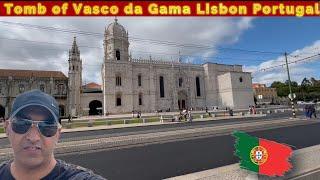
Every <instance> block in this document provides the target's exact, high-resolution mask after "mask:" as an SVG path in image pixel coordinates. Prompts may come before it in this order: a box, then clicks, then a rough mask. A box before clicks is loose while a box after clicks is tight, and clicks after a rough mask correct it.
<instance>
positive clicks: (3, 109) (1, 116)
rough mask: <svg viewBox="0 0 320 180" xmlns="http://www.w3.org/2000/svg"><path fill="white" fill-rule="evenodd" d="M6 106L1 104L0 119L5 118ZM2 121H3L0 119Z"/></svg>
mask: <svg viewBox="0 0 320 180" xmlns="http://www.w3.org/2000/svg"><path fill="white" fill-rule="evenodd" d="M5 113H6V108H5V107H3V106H2V105H1V104H0V120H1V119H2V118H3V119H4V118H5ZM0 122H1V121H0Z"/></svg>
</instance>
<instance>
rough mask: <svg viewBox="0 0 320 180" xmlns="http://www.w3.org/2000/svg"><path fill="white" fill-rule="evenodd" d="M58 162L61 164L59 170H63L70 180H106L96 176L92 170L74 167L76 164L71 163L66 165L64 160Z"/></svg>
mask: <svg viewBox="0 0 320 180" xmlns="http://www.w3.org/2000/svg"><path fill="white" fill-rule="evenodd" d="M57 162H58V164H59V166H60V167H59V169H60V170H61V169H62V170H63V174H64V177H68V179H71V180H72V179H77V180H78V179H79V180H82V179H83V180H105V178H103V177H101V176H99V175H96V174H94V173H93V172H92V171H91V170H89V169H87V168H84V167H81V166H78V165H74V164H70V163H66V162H65V161H63V160H59V159H57Z"/></svg>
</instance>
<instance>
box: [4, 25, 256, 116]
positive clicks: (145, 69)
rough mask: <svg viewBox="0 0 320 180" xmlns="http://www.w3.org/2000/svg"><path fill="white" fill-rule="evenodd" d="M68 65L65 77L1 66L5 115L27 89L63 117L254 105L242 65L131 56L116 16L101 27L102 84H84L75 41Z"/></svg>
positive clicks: (126, 39)
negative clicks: (46, 97) (54, 104)
mask: <svg viewBox="0 0 320 180" xmlns="http://www.w3.org/2000/svg"><path fill="white" fill-rule="evenodd" d="M68 63H69V71H68V78H67V77H66V76H65V75H64V74H63V73H62V72H57V71H33V70H0V106H4V107H5V108H6V115H7V114H8V112H10V108H11V105H12V102H13V100H14V99H15V97H16V96H17V95H18V94H19V93H21V92H24V91H27V90H31V89H40V90H43V91H44V92H46V93H48V94H51V95H53V96H54V97H55V98H56V99H57V100H58V102H59V104H60V108H61V115H62V116H68V115H69V114H72V115H73V116H78V117H79V116H82V115H97V114H104V115H106V114H119V113H130V112H132V111H141V112H154V111H156V110H162V111H165V110H170V111H177V110H179V109H184V108H191V107H192V108H193V109H201V108H205V107H208V108H210V107H212V106H219V107H220V108H224V107H231V108H247V107H248V106H249V105H253V103H254V102H253V91H252V80H251V74H250V73H248V72H243V70H242V66H241V65H224V64H216V63H206V64H202V65H197V64H188V63H181V62H180V60H178V61H174V62H172V61H171V62H169V61H157V60H153V59H151V58H150V59H147V60H141V59H133V58H132V57H131V56H130V55H129V37H128V32H127V31H126V30H125V28H124V27H123V26H122V25H120V24H119V23H118V22H117V20H115V22H113V23H111V24H110V25H108V27H107V28H106V29H105V37H104V60H103V65H102V71H101V75H102V88H100V87H99V88H100V89H99V88H98V89H97V86H99V85H94V88H93V90H92V89H91V90H90V86H93V85H92V84H91V85H88V86H82V84H81V83H82V60H81V59H80V51H79V49H78V46H77V43H76V39H74V41H73V44H72V48H71V49H70V51H69V59H68ZM101 89H102V91H101Z"/></svg>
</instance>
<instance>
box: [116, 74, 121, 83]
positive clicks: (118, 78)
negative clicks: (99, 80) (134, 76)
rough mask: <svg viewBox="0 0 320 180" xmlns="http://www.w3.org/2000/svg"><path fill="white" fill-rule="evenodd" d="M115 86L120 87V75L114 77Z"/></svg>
mask: <svg viewBox="0 0 320 180" xmlns="http://www.w3.org/2000/svg"><path fill="white" fill-rule="evenodd" d="M116 86H121V75H120V74H118V75H116Z"/></svg>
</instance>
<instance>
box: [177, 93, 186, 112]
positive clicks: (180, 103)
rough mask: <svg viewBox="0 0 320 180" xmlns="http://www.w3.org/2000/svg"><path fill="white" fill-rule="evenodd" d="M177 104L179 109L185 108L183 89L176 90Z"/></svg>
mask: <svg viewBox="0 0 320 180" xmlns="http://www.w3.org/2000/svg"><path fill="white" fill-rule="evenodd" d="M178 106H179V109H180V110H181V109H187V108H188V107H187V93H186V92H185V91H179V92H178Z"/></svg>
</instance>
